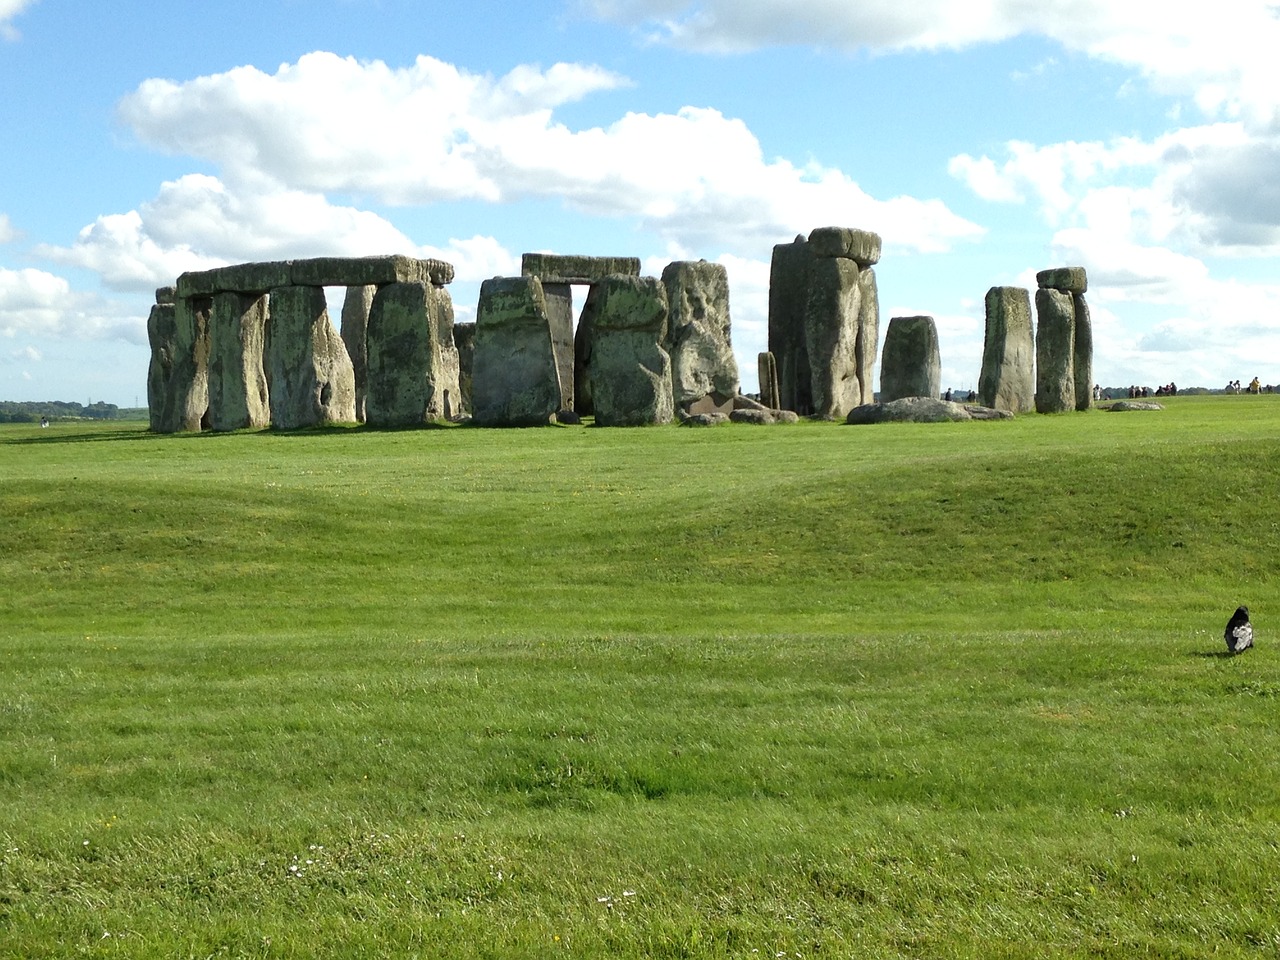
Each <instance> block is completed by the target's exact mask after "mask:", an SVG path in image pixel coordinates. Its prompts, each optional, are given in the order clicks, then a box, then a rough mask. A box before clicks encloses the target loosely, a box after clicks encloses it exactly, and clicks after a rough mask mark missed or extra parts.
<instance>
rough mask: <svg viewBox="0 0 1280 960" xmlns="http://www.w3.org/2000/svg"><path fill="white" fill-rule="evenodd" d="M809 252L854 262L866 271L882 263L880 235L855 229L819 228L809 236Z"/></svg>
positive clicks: (818, 255)
mask: <svg viewBox="0 0 1280 960" xmlns="http://www.w3.org/2000/svg"><path fill="white" fill-rule="evenodd" d="M809 252H810V253H812V254H813V255H814V256H815V257H836V258H839V259H841V260H852V261H854V262H855V263H856V264H857V265H858V266H859V267H861V268H863V269H866V268H867V267H870V266H873V265H874V264H877V263H879V262H880V234H878V233H872V232H871V231H870V230H856V229H854V228H853V227H818V228H817V229H815V230H813V231H812V232H810V234H809Z"/></svg>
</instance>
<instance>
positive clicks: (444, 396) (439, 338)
mask: <svg viewBox="0 0 1280 960" xmlns="http://www.w3.org/2000/svg"><path fill="white" fill-rule="evenodd" d="M428 292H429V294H430V295H431V297H432V298H433V299H434V300H435V310H434V314H433V315H434V316H435V320H436V325H435V333H436V343H437V345H438V346H439V349H440V386H439V387H438V395H439V399H440V409H441V411H442V416H443V417H444V418H445V419H446V420H452V419H455V418H457V417H460V416H462V415H463V413H464V411H465V410H466V409H467V407H466V406H465V405H464V404H463V402H462V357H461V356H460V355H459V353H458V346H457V344H456V343H455V342H454V339H453V327H454V313H453V297H451V296H449V289H448V287H445V286H444V285H443V284H439V283H433V284H432V285H431V288H430V290H429V291H428Z"/></svg>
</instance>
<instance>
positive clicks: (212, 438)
mask: <svg viewBox="0 0 1280 960" xmlns="http://www.w3.org/2000/svg"><path fill="white" fill-rule="evenodd" d="M469 427H471V423H470V422H469V421H468V422H467V423H422V424H413V425H412V426H405V427H370V426H368V425H366V424H363V423H343V424H329V425H325V426H317V427H298V428H297V429H294V430H273V429H271V428H269V427H265V428H262V429H258V430H254V429H243V430H200V431H179V432H177V433H153V432H152V431H151V430H149V429H136V430H101V431H90V432H72V433H63V432H53V431H47V432H46V431H42V432H41V433H40V434H39V435H37V436H31V437H0V445H13V446H39V445H43V444H62V443H115V442H118V441H128V440H158V439H161V438H169V437H173V438H175V439H183V440H195V441H197V442H201V443H216V442H217V441H219V440H223V439H226V438H228V437H237V436H244V435H245V434H254V435H257V436H261V437H269V438H272V439H277V438H278V439H281V440H287V439H296V438H299V437H333V436H341V437H346V436H360V435H363V434H367V433H416V432H435V431H441V430H462V429H467V428H469Z"/></svg>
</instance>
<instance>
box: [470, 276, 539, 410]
mask: <svg viewBox="0 0 1280 960" xmlns="http://www.w3.org/2000/svg"><path fill="white" fill-rule="evenodd" d="M560 397H561V387H560V374H559V368H558V366H557V363H556V355H555V348H554V346H553V345H552V342H551V324H550V321H549V320H548V318H547V300H546V297H545V296H544V295H543V292H542V281H540V280H539V279H538V278H537V277H535V276H527V277H495V278H494V279H492V280H486V281H485V282H484V283H483V284H482V285H481V287H480V302H479V304H478V306H477V309H476V328H475V347H474V357H473V359H472V377H471V417H472V422H474V423H475V424H476V425H477V426H482V427H527V426H545V425H547V424H549V423H550V422H551V420H552V418H553V417H554V416H555V415H556V411H558V410H560V409H561V406H560Z"/></svg>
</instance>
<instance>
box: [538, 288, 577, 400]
mask: <svg viewBox="0 0 1280 960" xmlns="http://www.w3.org/2000/svg"><path fill="white" fill-rule="evenodd" d="M542 295H543V297H544V298H545V299H546V301H547V324H548V325H549V326H550V328H551V351H552V353H554V354H555V357H556V370H557V372H558V373H559V374H560V409H561V410H572V409H573V287H572V286H570V285H569V284H567V283H549V282H547V281H545V280H544V281H543V283H542Z"/></svg>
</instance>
